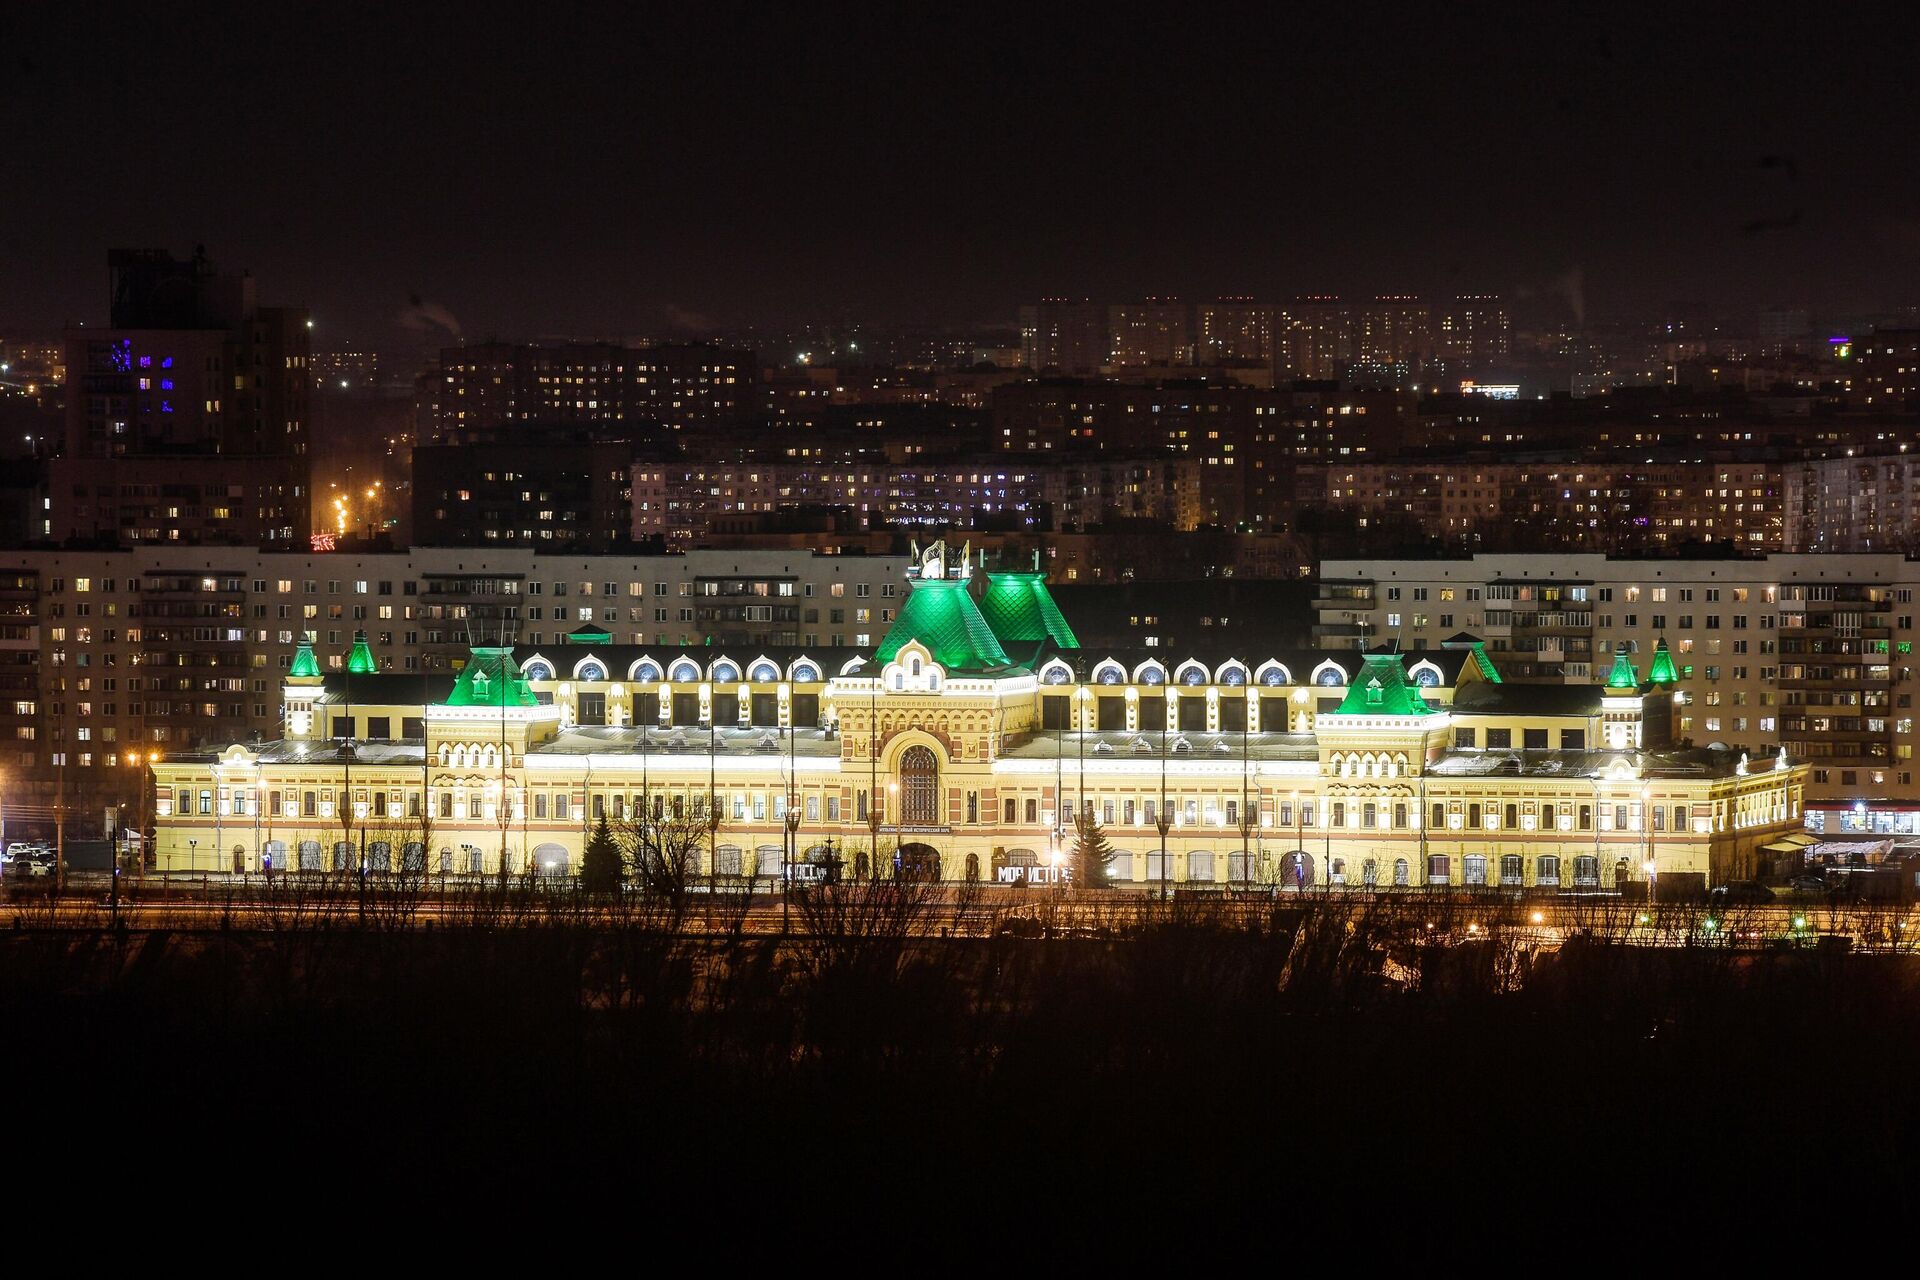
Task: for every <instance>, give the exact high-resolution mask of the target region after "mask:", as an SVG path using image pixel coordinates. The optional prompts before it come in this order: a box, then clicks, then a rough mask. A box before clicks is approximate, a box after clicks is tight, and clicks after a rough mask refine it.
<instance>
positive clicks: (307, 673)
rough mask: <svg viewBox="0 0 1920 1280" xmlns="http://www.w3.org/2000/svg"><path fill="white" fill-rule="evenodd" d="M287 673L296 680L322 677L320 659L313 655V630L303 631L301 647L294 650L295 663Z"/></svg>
mask: <svg viewBox="0 0 1920 1280" xmlns="http://www.w3.org/2000/svg"><path fill="white" fill-rule="evenodd" d="M287 674H288V675H289V676H291V677H292V678H293V679H295V680H317V679H319V678H320V660H319V659H318V658H316V657H314V656H313V632H311V631H306V632H302V633H301V635H300V647H299V648H298V649H295V650H294V651H293V665H292V666H291V667H289V668H287Z"/></svg>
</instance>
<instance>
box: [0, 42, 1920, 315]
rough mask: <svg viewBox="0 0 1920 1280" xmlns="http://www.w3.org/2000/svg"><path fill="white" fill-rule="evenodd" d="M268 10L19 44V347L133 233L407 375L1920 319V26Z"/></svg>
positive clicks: (14, 242)
mask: <svg viewBox="0 0 1920 1280" xmlns="http://www.w3.org/2000/svg"><path fill="white" fill-rule="evenodd" d="M242 12H243V10H240V9H229V8H225V7H222V6H217V5H215V6H172V5H153V6H140V7H138V8H136V9H132V10H129V11H127V12H125V13H115V14H114V15H113V19H112V20H111V21H102V20H99V19H100V18H101V17H102V15H101V13H100V11H98V10H94V9H89V8H86V7H70V6H55V5H35V6H31V7H29V8H28V9H27V10H25V11H24V12H22V13H19V14H16V15H14V22H13V25H12V26H11V28H10V33H9V37H10V38H9V50H8V60H9V74H7V75H6V76H4V77H0V109H4V111H5V113H6V115H7V118H9V119H11V120H13V121H16V122H17V123H18V125H19V127H20V132H21V135H22V145H20V146H19V147H18V148H17V149H16V152H15V154H14V156H13V158H12V159H11V160H10V161H9V174H10V185H11V186H12V187H13V188H14V189H15V191H16V192H18V193H20V194H22V195H25V196H28V197H29V198H24V199H14V200H9V201H8V202H6V207H5V209H4V210H0V246H4V248H5V249H6V253H5V256H4V259H0V261H4V270H5V271H6V275H5V277H4V279H3V280H0V324H4V325H6V326H10V327H18V326H22V325H32V326H41V325H45V324H48V323H54V324H58V323H60V322H63V321H66V320H89V321H92V322H95V323H97V322H98V321H99V320H100V319H101V318H102V317H101V316H100V314H99V305H98V301H97V283H98V281H99V280H100V274H99V265H98V256H99V246H101V245H102V244H107V243H112V244H145V243H174V244H183V243H192V242H201V243H206V244H210V245H218V246H220V249H221V253H222V256H223V258H226V259H229V260H232V261H236V262H245V263H247V264H248V265H250V266H251V267H252V269H254V270H255V271H256V272H258V273H259V274H260V275H261V276H263V277H265V278H269V279H272V280H275V281H276V282H279V283H280V284H281V286H282V287H283V288H285V289H286V290H287V291H288V292H289V293H290V294H291V295H292V296H297V297H299V298H301V299H303V300H305V301H307V302H308V303H309V304H310V305H311V306H312V307H313V309H314V311H315V313H316V315H317V316H319V317H320V318H321V319H322V320H323V321H324V322H325V324H326V327H327V332H329V333H331V334H334V335H338V336H343V337H351V338H352V339H354V340H355V341H357V342H359V343H363V344H369V343H370V344H374V345H381V346H388V345H392V344H393V343H394V342H395V341H396V340H398V339H401V338H404V337H406V336H408V335H409V329H408V328H407V325H406V323H404V322H403V321H402V320H401V317H402V316H403V315H407V316H410V317H412V320H413V322H414V323H422V322H425V323H438V324H440V325H442V327H443V331H442V333H441V334H440V336H444V335H445V333H447V332H452V330H451V329H449V328H445V326H446V325H447V324H448V323H452V324H457V326H458V332H459V334H461V335H462V336H467V337H479V336H486V335H497V336H500V337H504V338H519V339H525V338H532V337H539V336H574V337H616V338H617V337H626V336H633V335H637V334H652V333H657V332H660V331H661V330H663V329H665V328H673V329H678V330H680V331H681V332H682V334H683V335H687V334H693V335H697V334H700V333H703V332H709V331H717V330H728V329H741V328H745V327H749V326H762V327H765V326H769V325H789V326H791V325H798V324H803V323H815V322H819V321H823V320H837V321H842V322H844V321H847V320H858V321H862V322H866V323H895V322H913V323H921V324H925V323H936V324H982V323H997V322H1005V321H1007V320H1009V319H1011V315H1012V310H1013V308H1014V307H1015V306H1016V305H1017V304H1018V303H1019V302H1020V301H1021V300H1023V299H1025V298H1029V297H1037V296H1053V295H1063V294H1064V295H1086V296H1095V297H1100V296H1135V295H1169V294H1171V295H1177V296H1193V297H1204V296H1218V295H1234V296H1244V295H1260V296H1280V297H1286V296H1292V295H1294V294H1305V293H1345V294H1353V295H1365V294H1374V293H1402V292H1424V293H1439V292H1446V291H1462V290H1471V291H1481V290H1485V291H1495V292H1500V293H1502V294H1505V295H1507V296H1509V297H1511V298H1514V299H1515V300H1516V302H1518V303H1520V304H1521V305H1523V306H1524V307H1525V308H1526V310H1527V311H1528V312H1529V313H1532V312H1533V311H1534V309H1535V307H1538V308H1540V309H1542V310H1544V311H1546V312H1547V314H1548V315H1549V316H1550V317H1551V318H1555V319H1559V318H1562V317H1563V316H1565V317H1567V318H1570V317H1571V316H1572V315H1574V314H1582V315H1584V316H1591V317H1592V318H1595V319H1606V320H1619V319H1622V318H1639V317H1652V318H1657V316H1658V312H1659V311H1660V309H1661V308H1662V307H1664V306H1665V305H1667V304H1669V303H1672V302H1675V301H1684V302H1701V303H1707V304H1711V305H1714V306H1724V307H1727V308H1738V309H1741V310H1751V309H1753V308H1754V307H1757V306H1761V305H1789V304H1791V305H1803V306H1804V305H1811V306H1815V307H1821V308H1835V309H1846V310H1859V309H1871V308H1884V307H1889V306H1893V305H1897V304H1901V303H1904V302H1905V301H1907V300H1908V299H1909V298H1910V297H1911V296H1912V295H1914V294H1915V293H1916V292H1920V222H1916V219H1915V216H1914V213H1913V209H1914V208H1915V207H1916V203H1920V202H1917V201H1916V196H1917V195H1920V190H1916V182H1920V179H1916V177H1915V175H1914V172H1913V169H1912V167H1911V166H1909V165H1906V164H1905V163H1903V162H1902V161H1901V159H1900V156H1899V154H1898V151H1897V149H1895V150H1891V151H1890V150H1889V149H1888V148H1889V143H1890V142H1891V140H1892V138H1893V137H1894V136H1897V129H1898V122H1899V121H1900V120H1902V119H1903V118H1904V116H1905V113H1906V108H1907V107H1908V106H1910V105H1911V104H1910V101H1909V100H1908V96H1907V95H1908V94H1909V93H1910V89H1909V86H1908V83H1907V77H1906V76H1905V74H1904V70H1903V68H1904V59H1905V54H1906V51H1907V50H1908V49H1910V47H1911V40H1910V36H1911V31H1910V29H1909V27H1908V25H1907V20H1906V19H1905V18H1903V17H1901V16H1899V15H1890V14H1888V13H1886V12H1880V13H1876V14H1874V15H1872V16H1867V15H1865V14H1859V13H1848V12H1840V13H1834V12H1821V13H1817V14H1816V13H1814V12H1811V11H1807V10H1804V9H1785V8H1778V9H1776V8H1773V7H1771V6H1758V7H1751V8H1750V7H1744V6H1741V7H1721V6H1704V7H1695V6H1688V7H1682V8H1678V9H1675V8H1671V7H1668V8H1665V9H1661V10H1657V11H1651V10H1649V11H1633V10H1629V9H1618V8H1608V9H1605V10H1593V11H1587V12H1585V13H1576V12H1573V11H1560V10H1555V11H1549V12H1537V13H1534V14H1532V15H1529V19H1528V20H1527V21H1525V22H1515V21H1512V20H1511V14H1510V11H1508V10H1504V9H1501V8H1499V7H1497V6H1487V7H1479V6H1473V5H1463V6H1447V7H1445V8H1444V9H1440V10H1429V11H1412V12H1396V13H1395V15H1394V17H1393V20H1392V21H1382V22H1378V23H1374V22H1369V23H1367V24H1366V25H1365V26H1364V28H1362V29H1358V30H1356V29H1355V28H1354V27H1353V26H1351V25H1350V23H1349V21H1348V19H1347V17H1346V16H1345V15H1344V14H1343V13H1341V12H1338V11H1333V10H1327V11H1322V12H1313V11H1310V10H1301V9H1293V8H1286V9H1274V10H1264V11H1263V10H1235V11H1231V12H1218V11H1215V12H1209V13H1205V14H1201V15H1198V16H1196V17H1192V18H1189V16H1188V15H1185V14H1180V15H1174V14H1170V13H1166V12H1160V11H1148V10H1129V9H1124V8H1123V9H1121V10H1114V11H1105V12H1103V13H1101V14H1100V15H1098V16H1096V15H1093V14H1089V13H1086V12H1084V11H1080V12H1065V13H1056V14H1047V13H1034V12H1031V11H1026V10H1017V9H1011V8H1009V9H996V8H994V7H992V6H988V7H984V8H975V9H971V10H969V11H967V14H966V16H965V17H964V18H962V17H960V16H959V15H955V16H954V18H953V20H951V21H945V22H942V23H941V24H940V26H939V29H938V30H937V31H936V32H930V31H928V30H927V29H926V27H925V26H924V24H923V21H922V19H921V16H920V15H916V14H913V13H911V12H910V11H898V12H876V11H865V12H859V13H845V14H837V13H836V12H835V11H834V10H832V9H831V8H829V9H827V10H816V9H806V10H784V11H779V10H776V11H773V12H768V11H766V10H765V9H764V8H763V7H759V6H731V5H722V6H699V7H698V8H697V9H696V8H681V9H661V8H657V7H647V8H645V9H635V10H630V11H622V12H600V11H591V10H582V11H575V12H573V13H571V14H570V15H569V16H568V17H567V18H565V19H563V20H560V21H556V22H552V23H546V22H528V21H526V20H525V18H524V14H522V13H521V12H520V11H518V10H515V9H512V8H496V9H489V8H487V7H485V6H482V7H478V8H473V9H468V10H463V11H462V17H461V19H460V20H459V21H446V20H445V18H444V16H443V15H441V14H439V13H436V12H433V11H415V12H402V11H382V12H380V13H378V14H374V13H371V12H368V11H365V10H355V9H352V8H342V7H340V6H324V7H322V6H316V7H313V8H309V9H300V10H297V11H287V14H286V19H285V21H283V22H276V23H274V24H271V25H269V26H266V27H264V28H263V27H262V26H261V25H259V24H249V23H246V22H245V21H244V20H242V19H240V17H239V15H240V14H241V13H242ZM237 28H238V29H245V30H246V31H247V32H248V35H247V37H246V38H245V39H235V38H233V34H232V33H233V32H234V31H235V30H236V29H237ZM508 33H510V34H508ZM1889 128H1891V129H1893V130H1894V131H1895V132H1893V133H1890V132H1889ZM53 201H57V202H58V207H59V210H60V212H59V215H58V216H52V217H50V216H48V214H49V209H50V206H49V202H53ZM29 247H30V248H31V252H26V251H25V250H27V249H28V248H29ZM415 297H418V298H420V299H423V300H424V301H425V302H426V303H428V304H437V306H438V308H444V311H440V310H438V309H435V310H430V311H428V312H424V313H423V312H421V311H420V310H418V309H417V308H413V307H411V306H410V299H412V298H415Z"/></svg>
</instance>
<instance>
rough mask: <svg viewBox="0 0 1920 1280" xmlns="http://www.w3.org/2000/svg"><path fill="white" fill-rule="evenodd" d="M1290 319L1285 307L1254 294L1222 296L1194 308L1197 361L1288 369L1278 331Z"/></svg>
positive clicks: (1202, 363)
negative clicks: (1257, 299)
mask: <svg viewBox="0 0 1920 1280" xmlns="http://www.w3.org/2000/svg"><path fill="white" fill-rule="evenodd" d="M1287 322H1288V317H1287V313H1286V311H1285V309H1284V308H1281V307H1276V306H1274V305H1272V304H1271V303H1265V302H1255V301H1254V300H1252V299H1251V298H1220V299H1217V300H1215V301H1213V302H1201V303H1196V304H1195V305H1194V308H1193V335H1194V353H1193V359H1194V363H1195V364H1199V365H1221V364H1257V365H1265V366H1266V367H1267V368H1270V369H1274V370H1275V372H1277V373H1284V372H1287V369H1286V366H1285V364H1284V362H1282V363H1281V364H1280V366H1279V367H1278V368H1276V364H1275V361H1276V355H1277V354H1280V353H1282V352H1283V348H1282V347H1281V346H1280V345H1279V342H1278V337H1277V335H1279V334H1281V333H1282V332H1283V329H1284V326H1285V325H1286V324H1287Z"/></svg>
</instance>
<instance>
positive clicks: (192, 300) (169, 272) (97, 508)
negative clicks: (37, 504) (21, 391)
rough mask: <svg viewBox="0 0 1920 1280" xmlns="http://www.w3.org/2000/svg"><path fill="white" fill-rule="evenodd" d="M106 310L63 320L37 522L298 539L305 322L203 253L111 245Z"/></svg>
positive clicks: (141, 534) (305, 489) (142, 537)
mask: <svg viewBox="0 0 1920 1280" xmlns="http://www.w3.org/2000/svg"><path fill="white" fill-rule="evenodd" d="M108 264H109V271H110V276H111V281H112V296H111V306H110V315H109V324H108V326H107V327H106V328H104V329H93V328H77V329H73V330H70V331H69V332H68V334H67V343H66V345H67V356H66V363H67V369H68V377H69V383H70V385H69V389H68V395H67V405H66V438H65V441H64V447H63V449H62V451H61V456H60V457H59V458H58V459H57V460H56V461H55V463H54V466H53V472H52V479H51V483H50V490H49V497H50V511H49V525H48V533H49V535H50V536H51V537H52V538H54V539H55V540H65V539H70V538H79V539H88V540H104V541H115V542H183V543H192V542H234V543H243V544H249V545H258V544H260V543H263V542H285V541H290V540H296V539H304V538H305V537H306V536H307V533H308V532H309V527H310V508H311V493H310V464H309V460H308V430H309V420H308V414H309V409H310V398H311V380H312V373H311V370H310V368H309V357H308V345H309V330H310V329H311V327H312V322H311V320H310V318H309V317H308V314H307V312H306V310H305V309H304V308H298V307H264V306H261V305H259V303H258V302H257V300H256V299H255V296H254V281H253V277H252V276H251V275H248V274H245V273H242V274H239V275H223V274H219V273H217V272H216V271H215V270H214V268H213V265H212V264H211V263H210V262H209V261H208V260H207V258H206V257H205V255H204V254H203V253H199V252H196V253H195V255H194V256H193V257H192V258H190V259H188V260H186V261H180V260H177V259H175V258H174V257H173V256H172V255H171V254H170V253H168V252H167V251H165V250H154V249H143V250H127V249H121V250H115V251H114V252H113V253H111V254H110V255H109V256H108Z"/></svg>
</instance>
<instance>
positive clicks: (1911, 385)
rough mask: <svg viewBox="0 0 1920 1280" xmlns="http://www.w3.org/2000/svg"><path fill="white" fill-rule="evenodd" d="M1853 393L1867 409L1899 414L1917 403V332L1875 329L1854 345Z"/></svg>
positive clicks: (1919, 374) (1919, 383)
mask: <svg viewBox="0 0 1920 1280" xmlns="http://www.w3.org/2000/svg"><path fill="white" fill-rule="evenodd" d="M1853 363H1854V375H1853V394H1854V398H1855V399H1857V400H1858V401H1859V402H1860V403H1861V404H1863V405H1865V406H1866V407H1867V408H1869V409H1876V410H1880V411H1882V412H1901V411H1904V410H1908V409H1911V408H1912V407H1913V405H1914V403H1915V402H1916V401H1920V329H1875V330H1874V331H1873V332H1872V333H1870V334H1868V335H1867V336H1866V337H1864V338H1861V339H1860V340H1859V341H1857V342H1855V343H1854V344H1853Z"/></svg>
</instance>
